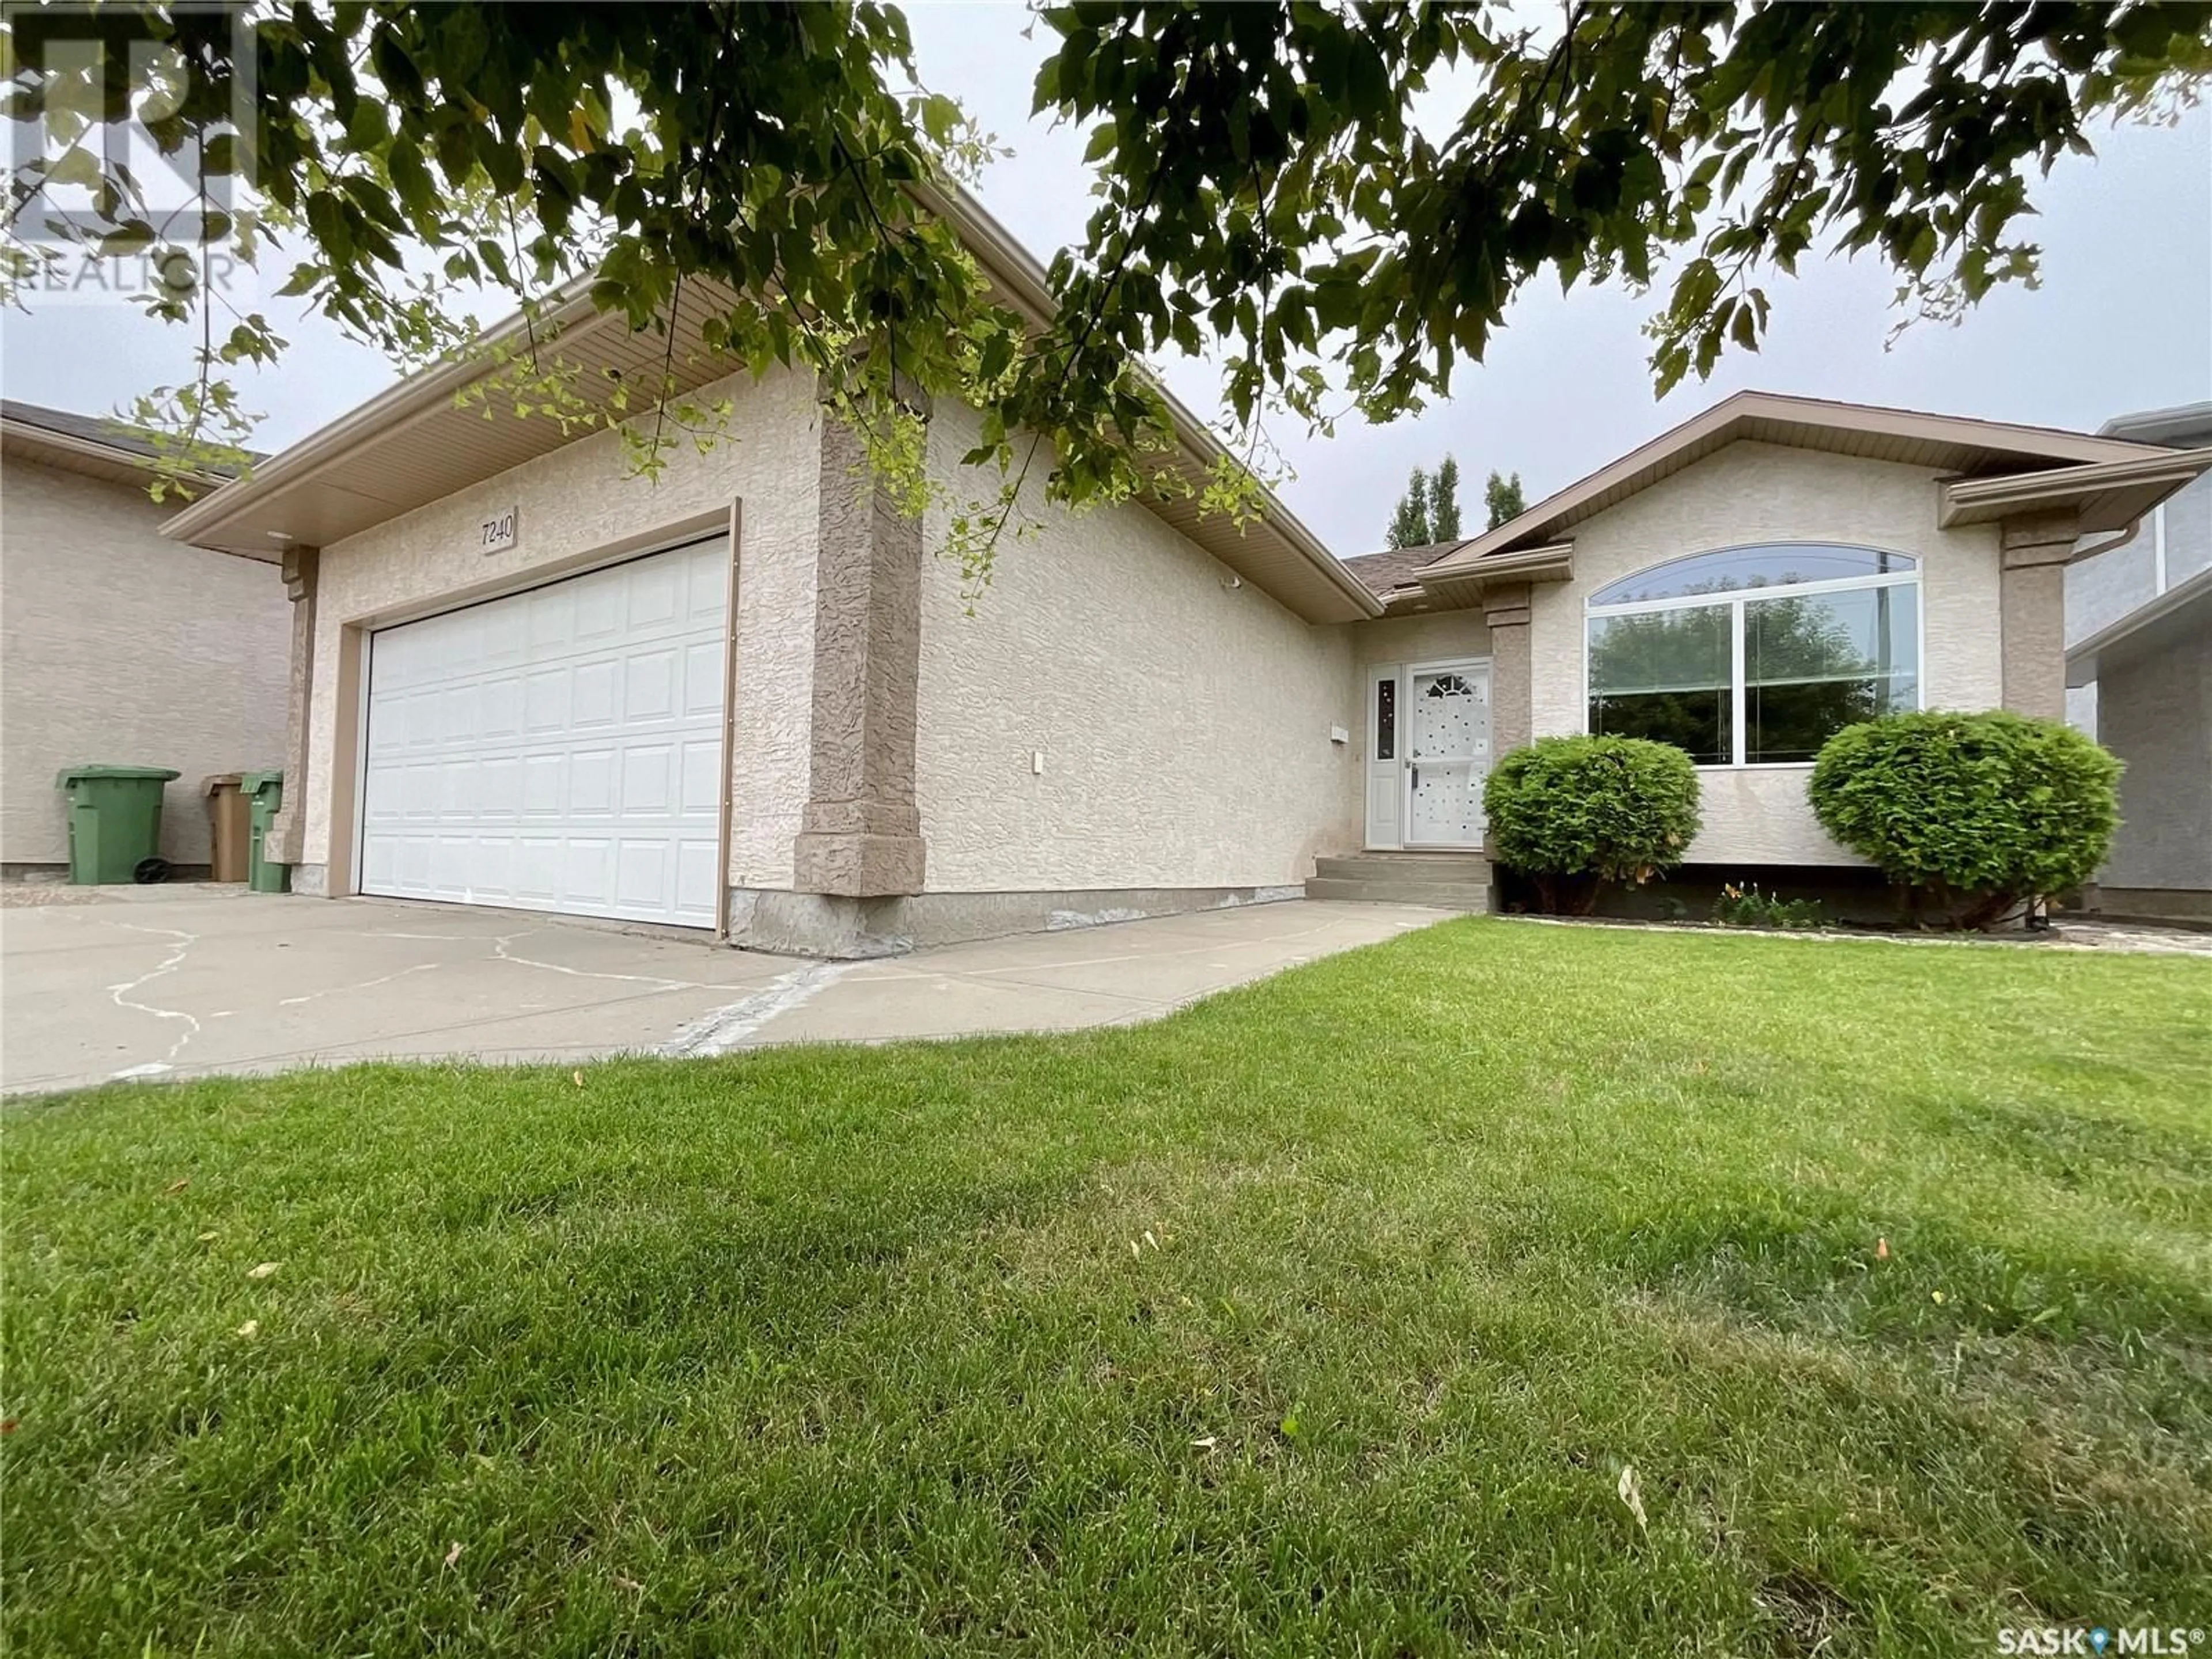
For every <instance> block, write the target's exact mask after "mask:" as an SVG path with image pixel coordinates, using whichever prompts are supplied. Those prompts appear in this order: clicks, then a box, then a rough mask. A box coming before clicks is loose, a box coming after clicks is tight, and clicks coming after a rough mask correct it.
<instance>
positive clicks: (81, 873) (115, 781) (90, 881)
mask: <svg viewBox="0 0 2212 1659" xmlns="http://www.w3.org/2000/svg"><path fill="white" fill-rule="evenodd" d="M177 776H178V774H177V773H174V772H172V771H170V770H168V769H167V768H166V767H160V766H72V767H69V768H67V769H64V771H63V772H62V773H61V775H59V776H58V777H57V778H55V780H54V787H55V788H57V789H58V790H60V791H61V792H62V802H63V809H64V811H66V812H68V814H69V849H70V883H71V884H73V885H75V886H78V887H103V886H112V885H114V884H118V883H122V882H132V881H137V882H151V881H167V879H168V878H169V866H167V864H165V863H163V862H162V861H161V786H162V785H163V784H165V783H167V782H170V781H172V780H173V779H174V778H176V777H177Z"/></svg>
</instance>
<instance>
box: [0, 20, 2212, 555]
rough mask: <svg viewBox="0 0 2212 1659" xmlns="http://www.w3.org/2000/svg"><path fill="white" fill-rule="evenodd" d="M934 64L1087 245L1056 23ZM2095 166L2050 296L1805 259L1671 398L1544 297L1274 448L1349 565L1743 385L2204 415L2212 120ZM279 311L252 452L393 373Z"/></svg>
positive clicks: (1611, 304)
mask: <svg viewBox="0 0 2212 1659" xmlns="http://www.w3.org/2000/svg"><path fill="white" fill-rule="evenodd" d="M908 15H909V17H910V20H911V21H912V24H913V27H914V33H915V46H916V52H917V55H918V58H919V60H920V69H921V75H922V76H923V78H924V79H925V81H927V83H928V84H929V85H930V86H931V87H932V88H934V89H936V90H939V91H944V92H950V93H951V94H954V95H956V96H957V97H958V98H959V99H960V100H962V101H963V103H964V104H966V105H967V106H968V107H969V110H970V112H972V113H974V114H975V116H976V117H977V118H979V119H980V120H981V122H982V123H983V124H984V125H985V126H987V128H989V129H990V130H991V131H994V132H996V133H997V134H998V135H999V137H1000V141H1001V143H1005V144H1006V145H1009V146H1010V147H1011V148H1012V149H1013V151H1014V154H1013V155H1012V156H1011V157H1009V158H1007V159H1006V160H1003V161H998V162H996V163H994V165H993V166H992V167H990V168H989V170H988V171H987V173H985V175H984V178H983V181H982V185H981V191H980V193H981V197H982V200H983V202H984V204H985V205H986V206H987V207H988V208H989V210H991V211H992V212H993V213H994V215H996V216H998V217H999V218H1000V220H1002V221H1003V222H1005V223H1006V225H1007V226H1008V227H1009V228H1011V229H1012V231H1013V232H1014V233H1015V234H1016V235H1018V237H1020V238H1021V239H1022V240H1024V242H1026V243H1027V244H1028V245H1029V246H1030V248H1031V249H1032V250H1033V251H1034V252H1036V253H1037V255H1038V256H1039V257H1040V258H1048V257H1049V255H1050V254H1051V252H1052V251H1053V250H1054V249H1055V248H1057V247H1059V246H1062V245H1064V244H1066V243H1067V242H1070V241H1073V240H1076V239H1077V238H1078V237H1079V235H1080V234H1081V231H1082V227H1083V222H1084V220H1085V217H1086V216H1087V215H1088V212H1089V210H1090V206H1091V198H1090V197H1089V195H1088V192H1087V182H1088V181H1087V179H1086V177H1085V173H1084V170H1083V167H1082V165H1081V158H1082V150H1083V142H1084V140H1083V137H1082V135H1080V134H1077V133H1073V132H1069V131H1050V130H1048V129H1047V128H1045V127H1043V126H1042V125H1031V124H1030V120H1029V117H1028V112H1029V106H1030V83H1031V81H1032V78H1033V76H1034V75H1035V72H1036V64H1037V62H1038V60H1039V59H1040V58H1041V57H1042V55H1043V52H1044V47H1045V43H1046V40H1047V39H1048V36H1049V31H1048V30H1047V29H1045V28H1044V27H1042V26H1041V25H1040V26H1039V27H1037V28H1036V32H1035V33H1036V38H1035V39H1034V40H1026V39H1024V28H1025V27H1026V26H1027V24H1028V21H1029V19H1028V15H1027V14H1026V12H1025V11H1024V9H1022V8H1021V7H1020V6H1019V5H1016V4H994V3H973V4H950V3H931V4H921V5H915V6H910V7H909V8H908ZM2097 142H2098V148H2099V150H2100V155H2098V157H2097V158H2096V159H2095V160H2094V161H2086V160H2075V159H2070V158H2069V160H2068V161H2063V162H2062V163H2061V164H2060V166H2059V167H2058V168H2057V170H2056V171H2054V173H2052V174H2051V178H2050V179H2048V180H2047V181H2045V182H2044V183H2043V184H2042V185H2040V186H2039V187H2038V189H2037V190H2036V191H2035V200H2036V201H2037V202H2038V204H2039V206H2040V207H2041V209H2042V215H2043V216H2042V218H2041V220H2040V221H2039V222H2038V223H2037V224H2036V226H2035V228H2034V234H2035V235H2036V237H2037V239H2038V240H2039V241H2040V242H2041V243H2042V245H2043V247H2044V280H2043V285H2042V287H2041V288H2040V289H2038V290H2036V291H2033V292H2028V291H2025V290H2019V289H2007V290H2003V291H2001V292H1999V293H1998V294H1996V295H1994V296H1992V297H1991V298H1990V299H1988V300H1986V301H1984V302H1983V304H1982V305H1981V306H1980V307H1978V308H1977V309H1976V310H1975V311H1973V312H1972V313H1969V314H1968V315H1967V317H1966V320H1965V321H1964V323H1963V324H1961V325H1959V326H1957V327H1945V326H1936V325H1928V324H1917V325H1914V326H1913V327H1912V328H1911V329H1909V330H1907V331H1905V335H1904V336H1903V337H1902V338H1901V339H1899V341H1898V343H1896V344H1895V346H1894V347H1893V348H1891V349H1887V350H1886V349H1884V342H1885V339H1886V337H1887V335H1888V334H1889V331H1890V329H1891V327H1892V325H1893V323H1894V322H1895V320H1896V313H1894V312H1893V310H1892V309H1891V307H1890V303H1889V302H1890V296H1891V294H1892V292H1893V289H1894V288H1895V286H1896V284H1895V280H1894V278H1893V276H1891V275H1890V274H1889V272H1888V271H1887V270H1886V269H1885V268H1883V267H1881V265H1879V264H1875V263H1874V262H1872V261H1869V260H1861V261H1859V262H1857V263H1856V264H1853V263H1849V262H1845V261H1842V260H1835V261H1829V262H1825V263H1819V262H1808V264H1806V265H1805V266H1804V267H1803V269H1802V271H1801V274H1800V275H1799V276H1798V277H1797V278H1796V279H1795V280H1794V281H1793V280H1791V279H1788V278H1783V277H1776V278H1774V279H1773V280H1772V281H1771V282H1769V283H1768V284H1767V287H1768V289H1769V292H1770V294H1771V295H1772V297H1773V300H1774V322H1773V327H1772V331H1771V336H1770V338H1769V340H1768V343H1767V346H1766V349H1765V350H1764V351H1763V352H1761V353H1760V354H1759V355H1758V356H1749V355H1747V354H1742V353H1731V354H1730V355H1729V356H1725V357H1723V360H1722V362H1721V365H1720V368H1719V369H1718V370H1717V373H1716V374H1715V376H1714V378H1713V379H1712V380H1711V381H1709V382H1705V383H1702V384H1699V383H1694V382H1693V383H1692V384H1689V385H1686V386H1682V387H1680V388H1678V389H1677V390H1676V391H1675V392H1674V393H1673V394H1672V395H1670V396H1669V397H1668V398H1666V399H1664V400H1663V401H1660V400H1655V398H1653V396H1652V391H1651V379H1650V370H1649V368H1648V367H1647V363H1646V357H1647V353H1648V343H1647V342H1646V341H1645V340H1644V337H1643V335H1642V333H1641V325H1642V324H1643V322H1644V319H1645V318H1646V317H1647V316H1648V315H1649V314H1650V312H1651V310H1652V309H1653V308H1654V306H1655V303H1656V301H1655V300H1654V299H1652V298H1651V297H1649V296H1647V297H1644V298H1641V299H1639V298H1638V297H1637V296H1635V295H1631V294H1628V293H1626V291H1623V290H1620V289H1612V290H1606V289H1599V290H1591V289H1577V290H1576V292H1575V293H1573V294H1572V295H1568V296H1565V297H1562V296H1560V295H1559V294H1558V293H1557V292H1556V290H1547V291H1543V292H1532V293H1531V294H1530V295H1528V296H1526V297H1524V299H1523V300H1522V301H1521V303H1519V304H1518V305H1517V306H1516V307H1515V308H1514V309H1513V310H1512V312H1511V313H1510V314H1509V316H1508V319H1507V326H1506V328H1505V330H1504V332H1503V333H1502V334H1501V335H1499V336H1498V337H1496V338H1495V339H1494V341H1493V343H1492V348H1491V352H1490V358H1489V361H1488V362H1486V363H1485V364H1482V365H1480V366H1479V367H1476V368H1472V369H1463V370H1462V372H1461V373H1460V374H1459V376H1458V377H1457V379H1456V381H1455V393H1454V396H1453V398H1452V399H1451V401H1450V402H1449V404H1441V405H1438V406H1437V407H1435V408H1433V409H1431V410H1429V411H1428V412H1427V413H1426V414H1425V415H1423V416H1420V417H1419V418H1417V419H1411V420H1405V421H1400V422H1396V423H1395V424H1394V425H1392V426H1389V427H1387V428H1370V427H1365V426H1363V425H1361V424H1359V423H1358V422H1352V421H1347V422H1342V423H1340V425H1339V427H1338V428H1337V433H1336V435H1335V437H1334V438H1333V439H1328V440H1310V439H1306V438H1304V437H1303V435H1300V434H1297V433H1296V432H1279V433H1277V434H1276V436H1277V437H1278V438H1279V440H1280V441H1281V443H1282V447H1283V450H1284V455H1285V460H1286V461H1287V462H1288V463H1289V464H1290V465H1291V467H1293V468H1294V469H1295V471H1296V477H1293V478H1292V479H1291V480H1290V481H1289V482H1288V483H1285V484H1284V485H1283V486H1282V487H1281V494H1282V495H1283V496H1284V498H1285V500H1286V501H1287V502H1288V503H1289V505H1290V507H1291V509H1292V510H1293V511H1294V512H1296V513H1297V514H1298V515H1299V516H1300V517H1301V518H1303V519H1304V520H1305V521H1306V523H1307V524H1308V525H1310V526H1312V528H1313V529H1314V530H1315V531H1316V532H1317V533H1318V534H1319V535H1320V536H1321V538H1322V540H1323V541H1324V542H1326V543H1327V544H1328V545H1329V546H1330V547H1331V548H1333V549H1334V550H1336V551H1337V552H1339V553H1343V554H1351V553H1358V552H1364V551H1367V550H1370V549H1373V548H1376V547H1378V546H1380V545H1382V540H1383V525H1384V523H1385V522H1386V520H1388V518H1389V513H1390V508H1391V506H1392V504H1393V503H1394V501H1395V500H1396V497H1397V495H1398V493H1399V491H1400V490H1401V488H1402V487H1403V485H1404V483H1405V477H1406V473H1407V469H1408V468H1410V467H1412V466H1413V465H1432V464H1433V463H1434V462H1435V461H1436V460H1437V459H1438V458H1440V457H1441V456H1443V454H1445V453H1447V452H1449V453H1453V454H1455V455H1456V456H1457V457H1458V458H1459V461H1460V466H1461V470H1462V473H1465V474H1471V475H1472V477H1471V479H1470V481H1469V483H1470V485H1471V488H1468V489H1464V490H1463V492H1462V493H1463V496H1464V497H1467V498H1469V499H1471V500H1472V501H1474V503H1475V508H1476V511H1477V512H1478V513H1479V511H1480V505H1479V504H1480V480H1481V478H1482V477H1483V476H1484V474H1485V473H1486V472H1487V471H1489V470H1490V469H1492V468H1493V467H1495V468H1499V469H1502V470H1504V471H1518V472H1519V473H1520V474H1521V475H1522V480H1523V483H1525V485H1526V486H1527V490H1528V499H1529V500H1530V501H1535V500H1537V499H1538V498H1539V497H1540V496H1541V495H1545V494H1547V493H1549V492H1550V491H1552V490H1553V489H1559V488H1560V487H1561V486H1563V485H1565V484H1567V483H1571V482H1572V481H1573V480H1575V479H1576V478H1577V477H1581V476H1582V475H1583V474H1584V473H1586V472H1589V471H1592V470H1593V469H1595V468H1596V467H1599V466H1601V465H1604V464H1605V463H1606V462H1607V461H1608V460H1610V459H1613V457H1614V456H1616V455H1618V454H1620V453H1622V452H1624V451H1626V450H1627V449H1630V448H1632V447H1634V446H1635V445H1637V444H1638V443H1641V442H1642V441H1644V440H1645V439H1647V438H1650V437H1651V436H1653V435H1656V434H1657V433H1659V432H1661V431H1662V430H1664V429H1665V428H1668V427H1669V426H1672V425H1674V424H1675V423H1676V422H1680V421H1682V420H1685V419H1686V418H1688V417H1689V416H1691V415H1693V414H1695V413H1696V412H1697V411H1698V410H1699V409H1701V408H1703V407H1705V405H1706V404H1709V403H1711V402H1712V401H1714V400H1716V399H1717V398H1720V397H1723V396H1724V395H1726V394H1727V393H1728V392H1733V391H1736V390H1739V389H1741V388H1743V387H1747V386H1753V387H1758V388H1760V389H1762V390H1767V391H1775V392H1800V393H1804V394H1808V395H1811V396H1818V397H1828V398H1849V399H1852V400H1854V401H1857V402H1863V403H1875V404H1893V405H1899V406H1902V407H1905V408H1911V409H1923V410H1936V411H1940V412H1943V413H1951V414H1962V415H1979V416H1988V417H1990V418H1992V419H1998V420H2010V421H2023V422H2033V423H2037V424H2044V425H2055V426H2071V427H2080V428H2095V427H2097V426H2098V425H2100V424H2101V423H2102V422H2105V421H2106V420H2107V419H2109V418H2111V417H2112V416H2114V415H2117V414H2120V413H2124V412H2125V411H2128V410H2140V409H2149V408H2163V407H2166V406H2169V405H2172V404H2182V403H2189V402H2193V401H2197V400H2199V399H2203V398H2212V111H2208V110H2202V109H2200V110H2198V111H2197V112H2194V113H2193V114H2191V116H2189V117H2188V118H2186V119H2185V120H2184V121H2183V123H2182V124H2181V125H2179V126H2178V127H2174V128H2171V129H2166V128H2151V127H2140V126H2132V127H2124V128H2120V129H2117V130H2114V131H2107V132H2105V133H2102V134H2100V135H2099V137H2098V140H2097ZM266 308H267V309H268V310H269V312H270V315H271V317H272V319H276V320H277V324H278V329H279V331H280V332H282V333H284V334H285V335H286V336H287V337H289V339H290V340H291V341H292V350H291V351H290V353H289V355H288V356H287V359H286V361H285V363H284V365H283V368H281V369H280V370H279V371H278V372H277V373H276V374H263V375H259V376H256V377H252V378H251V379H249V380H247V381H246V390H247V395H248V401H249V403H250V404H251V405H252V407H253V408H254V409H256V410H258V411H260V412H263V413H265V414H266V415H267V416H268V417H269V419H268V422H267V424H266V425H265V426H264V428H262V430H261V433H260V435H258V438H257V439H256V444H257V447H262V448H268V449H274V448H278V447H283V445H285V444H288V443H289V442H292V441H295V440H297V439H299V438H301V437H303V436H305V435H307V433H309V432H311V431H313V430H314V429H315V428H317V427H319V426H320V425H322V424H323V423H324V422H327V421H329V420H331V419H332V418H334V417H336V416H338V415H340V414H342V413H343V412H344V411H345V410H348V409H349V408H350V407H352V406H353V405H354V404H357V403H359V402H361V401H362V399H363V398H367V397H368V396H370V395H371V394H372V393H374V392H377V391H379V390H380V389H381V388H382V387H383V386H386V384H388V383H389V382H390V380H391V379H392V371H391V369H390V368H389V367H388V365H386V363H385V362H383V361H382V360H381V359H380V358H379V357H377V356H375V355H374V354H373V353H371V352H369V351H368V350H366V349H362V348H361V347H358V346H356V345H353V344H351V343H348V342H346V341H345V340H343V339H342V338H339V337H337V334H336V332H335V331H334V330H332V329H331V327H330V326H329V325H326V324H322V323H320V322H319V321H318V320H317V319H313V318H301V317H300V316H298V314H297V313H296V311H294V312H289V313H287V312H285V311H283V309H282V308H281V302H269V303H267V306H266ZM189 349H190V341H189V340H188V339H186V338H185V337H184V335H183V332H182V331H179V330H177V329H173V328H168V327H164V326H162V325H157V324H152V323H149V322H146V321H145V320H143V319H141V318H139V317H138V316H137V314H136V313H134V312H133V311H132V310H131V309H130V308H129V307H128V306H127V305H126V304H125V302H123V301H119V300H116V299H112V298H107V299H101V298H98V297H94V296H90V295H72V296H70V297H68V298H65V299H62V300H53V299H41V300H40V301H35V302H34V311H33V315H31V316H30V317H27V318H26V317H24V316H21V315H20V314H15V313H9V315H8V316H7V317H6V319H5V320H4V321H0V384H4V388H5V391H6V394H7V395H8V396H9V397H10V398H21V399H23V400H25V401H27V402H31V403H38V404H50V405H52V406H55V407H58V408H63V409H70V410H79V411H82V412H85V413H92V414H102V413H106V412H107V411H108V410H111V409H112V408H113V407H114V406H115V405H116V404H118V403H119V402H121V401H123V400H125V399H127V398H130V397H131V396H132V395H133V394H135V393H137V392H140V391H143V390H145V389H146V388H148V387H149V386H155V385H158V384H162V383H166V382H171V381H174V380H179V378H181V377H183V376H184V375H185V374H186V373H187V372H188V368H189V359H188V352H189ZM1165 367H1166V369H1167V373H1168V378H1169V380H1170V383H1171V384H1173V386H1175V388H1176V392H1178V393H1180V394H1181V395H1182V397H1183V398H1185V399H1186V400H1187V401H1188V402H1190V403H1191V404H1193V405H1194V407H1197V408H1200V409H1204V410H1210V409H1212V408H1213V407H1214V406H1215V399H1214V398H1213V396H1212V391H1213V388H1212V382H1211V378H1210V375H1209V374H1208V373H1207V371H1206V369H1205V368H1204V367H1203V366H1202V365H1196V364H1174V363H1170V364H1168V365H1166V366H1165Z"/></svg>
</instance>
